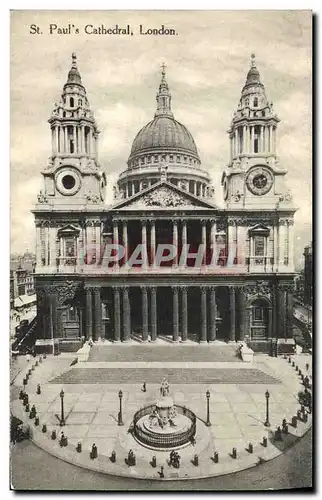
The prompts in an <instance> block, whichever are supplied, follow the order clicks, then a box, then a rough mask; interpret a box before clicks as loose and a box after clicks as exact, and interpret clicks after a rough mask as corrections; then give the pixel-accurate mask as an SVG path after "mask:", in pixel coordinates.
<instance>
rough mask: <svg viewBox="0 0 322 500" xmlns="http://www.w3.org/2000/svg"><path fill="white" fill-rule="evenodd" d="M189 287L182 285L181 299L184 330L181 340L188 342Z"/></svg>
mask: <svg viewBox="0 0 322 500" xmlns="http://www.w3.org/2000/svg"><path fill="white" fill-rule="evenodd" d="M187 294H188V289H187V287H186V286H183V287H181V300H182V321H181V325H182V332H181V340H182V342H186V340H187V338H188V295H187Z"/></svg>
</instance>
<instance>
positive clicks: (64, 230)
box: [58, 224, 80, 235]
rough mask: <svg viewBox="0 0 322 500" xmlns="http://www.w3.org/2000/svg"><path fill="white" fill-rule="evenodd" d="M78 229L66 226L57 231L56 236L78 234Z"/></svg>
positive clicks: (69, 225)
mask: <svg viewBox="0 0 322 500" xmlns="http://www.w3.org/2000/svg"><path fill="white" fill-rule="evenodd" d="M79 231H80V229H79V228H78V227H76V226H73V224H66V225H65V226H63V227H61V228H60V229H59V230H58V235H63V234H66V235H67V234H75V233H77V234H78V233H79Z"/></svg>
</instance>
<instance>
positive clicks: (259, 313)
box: [253, 307, 264, 322]
mask: <svg viewBox="0 0 322 500" xmlns="http://www.w3.org/2000/svg"><path fill="white" fill-rule="evenodd" d="M253 314H254V316H253V317H254V321H259V322H263V321H264V310H263V308H262V307H254V309H253Z"/></svg>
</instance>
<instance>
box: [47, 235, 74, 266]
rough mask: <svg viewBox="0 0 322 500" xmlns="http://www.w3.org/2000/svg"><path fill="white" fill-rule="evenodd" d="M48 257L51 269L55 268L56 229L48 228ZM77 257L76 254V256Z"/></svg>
mask: <svg viewBox="0 0 322 500" xmlns="http://www.w3.org/2000/svg"><path fill="white" fill-rule="evenodd" d="M49 256H50V262H49V264H50V266H51V267H52V268H54V267H56V228H55V227H50V228H49ZM76 256H77V254H76Z"/></svg>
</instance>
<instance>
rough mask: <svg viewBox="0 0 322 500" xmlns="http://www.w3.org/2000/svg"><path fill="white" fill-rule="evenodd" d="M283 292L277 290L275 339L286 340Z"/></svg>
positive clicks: (281, 289)
mask: <svg viewBox="0 0 322 500" xmlns="http://www.w3.org/2000/svg"><path fill="white" fill-rule="evenodd" d="M285 309H286V308H285V291H284V289H283V288H282V287H278V290H277V318H278V319H277V337H278V338H286V328H285V326H286V325H285V324H286V310H285Z"/></svg>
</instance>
